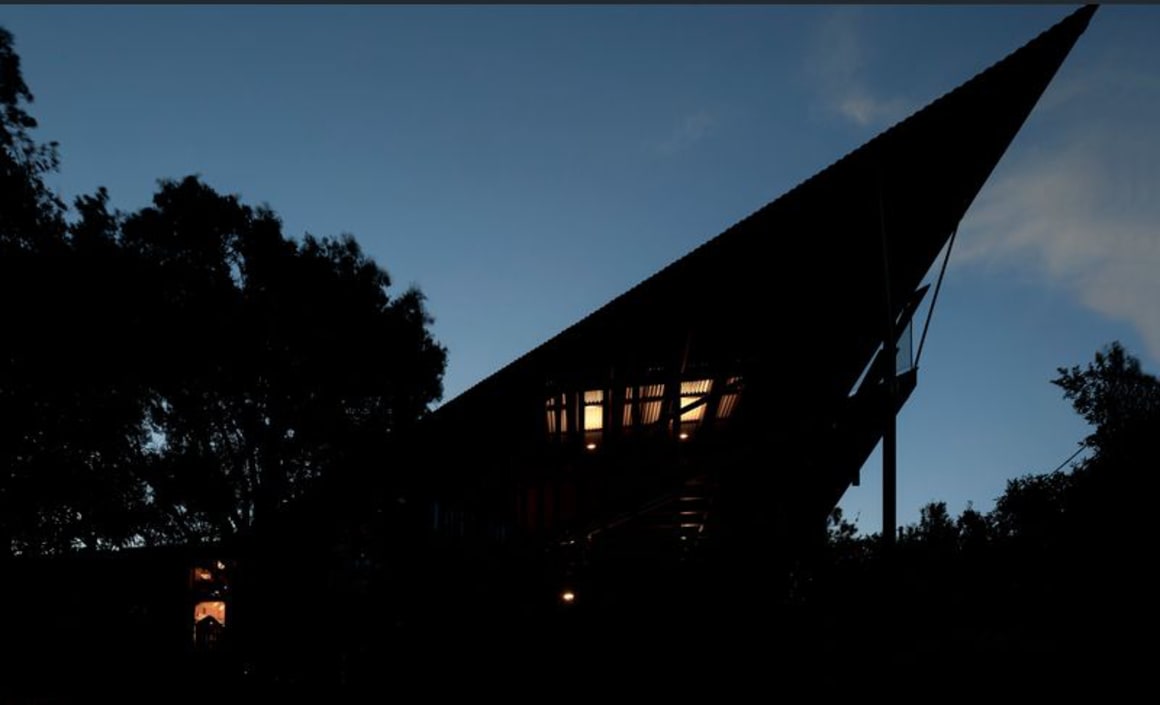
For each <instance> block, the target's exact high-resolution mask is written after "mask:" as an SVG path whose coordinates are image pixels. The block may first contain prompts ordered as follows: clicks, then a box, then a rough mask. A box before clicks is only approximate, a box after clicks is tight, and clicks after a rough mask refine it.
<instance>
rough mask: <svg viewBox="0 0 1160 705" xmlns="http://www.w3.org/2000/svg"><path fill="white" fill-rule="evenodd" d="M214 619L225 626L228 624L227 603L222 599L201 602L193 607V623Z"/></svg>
mask: <svg viewBox="0 0 1160 705" xmlns="http://www.w3.org/2000/svg"><path fill="white" fill-rule="evenodd" d="M211 618H212V619H214V620H216V621H217V623H218V624H220V625H222V626H223V627H224V626H225V625H226V603H224V602H222V601H221V600H208V601H206V602H199V603H197V604H196V605H194V607H193V623H194V624H197V623H198V622H200V621H202V620H204V619H211Z"/></svg>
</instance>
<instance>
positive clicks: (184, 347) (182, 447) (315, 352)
mask: <svg viewBox="0 0 1160 705" xmlns="http://www.w3.org/2000/svg"><path fill="white" fill-rule="evenodd" d="M31 101H32V94H31V92H30V91H29V89H28V87H27V86H26V85H25V84H24V81H23V79H22V77H21V72H20V62H19V57H18V56H17V55H16V53H15V51H14V49H13V47H12V36H11V34H9V33H8V32H6V31H4V30H2V29H0V147H2V153H0V162H2V163H0V169H2V173H0V179H2V180H3V183H2V184H0V186H2V187H3V191H2V193H3V196H2V198H3V208H0V294H2V295H3V297H4V300H5V303H6V305H5V307H4V314H3V316H4V318H3V326H4V331H5V335H4V336H3V339H2V340H0V366H2V369H0V414H3V416H4V418H6V419H8V420H10V421H9V422H8V423H6V424H5V426H4V427H3V430H2V431H0V434H2V436H0V455H2V457H0V462H2V463H3V465H4V467H5V468H6V473H5V475H3V476H0V551H2V552H4V553H8V552H15V553H24V554H35V553H45V552H48V553H51V552H61V551H68V550H72V549H78V548H84V549H92V548H116V547H121V546H128V545H137V544H142V543H146V544H148V543H163V542H171V541H190V540H194V541H196V540H206V539H218V538H224V537H229V536H234V535H238V534H246V533H252V532H254V531H255V530H257V529H258V528H259V527H260V526H261V525H262V524H263V523H264V522H267V521H268V520H269V517H270V516H271V515H273V514H276V513H278V512H280V511H282V510H283V509H285V508H286V507H288V506H290V505H291V504H292V503H293V502H295V501H296V500H297V499H300V498H302V497H303V496H304V495H305V494H307V493H309V492H310V491H311V490H312V489H315V488H316V487H317V486H318V482H319V481H320V480H321V479H323V478H325V477H330V478H332V479H333V478H335V477H338V476H345V477H351V476H355V475H358V476H363V477H366V476H370V475H374V474H389V473H390V472H391V468H389V467H384V463H385V460H384V457H385V456H384V453H383V451H384V449H385V448H386V447H387V444H389V442H390V439H391V438H392V437H394V436H395V435H396V434H398V433H400V432H403V431H405V430H406V429H407V428H408V427H409V426H410V425H411V424H413V423H415V422H416V421H418V420H419V419H420V418H421V417H422V416H423V415H424V414H425V413H426V410H427V408H428V406H429V404H430V403H432V402H433V401H436V400H438V399H439V398H440V396H441V395H442V375H443V370H444V366H445V362H446V352H445V350H444V348H443V347H442V346H441V345H439V344H438V343H437V342H436V341H435V340H434V338H433V337H432V335H431V333H430V329H429V326H430V323H431V320H432V319H431V317H430V316H429V315H428V313H427V311H426V309H425V307H424V298H423V295H422V293H421V292H420V291H419V290H418V289H415V288H411V289H408V290H405V291H403V292H402V293H400V294H398V295H391V294H390V293H389V288H390V285H391V279H390V277H389V275H388V274H387V272H386V271H385V270H384V269H383V268H382V267H380V266H379V265H378V264H376V263H375V262H374V260H372V259H371V258H370V257H369V256H368V255H367V254H366V253H364V252H363V250H362V249H361V247H360V246H359V244H358V243H357V241H355V239H354V238H353V237H351V236H349V235H344V236H341V237H314V236H312V235H306V236H304V237H302V238H291V237H287V236H286V235H285V234H284V233H283V230H282V223H281V221H280V220H279V219H278V217H277V215H276V214H275V213H274V212H273V211H272V210H271V209H269V208H268V207H264V206H262V207H253V206H249V205H246V204H244V203H242V202H241V200H240V199H239V198H238V197H237V196H233V195H223V194H219V193H217V192H216V191H214V190H213V189H212V188H211V187H210V186H209V185H207V184H206V183H205V182H204V181H202V180H201V179H200V178H198V177H195V176H188V177H185V178H183V179H179V180H162V181H160V182H159V186H158V189H157V192H156V193H155V195H154V196H153V200H152V204H151V205H150V206H147V207H145V208H142V209H140V210H139V211H137V212H133V213H122V212H119V211H117V210H115V209H113V208H112V207H111V206H110V203H109V200H110V199H109V194H108V193H107V192H106V191H105V190H104V189H103V188H102V189H99V190H98V191H97V192H96V193H95V194H91V195H83V196H81V197H79V198H77V199H76V201H75V203H74V204H73V207H72V209H69V208H67V207H66V206H64V204H63V203H62V202H61V201H60V200H59V199H58V198H57V197H56V196H55V195H54V194H53V193H52V191H51V189H49V188H48V187H47V186H46V185H45V183H44V177H45V175H47V174H48V173H50V172H52V171H53V170H54V169H57V168H58V160H57V157H56V146H55V144H48V145H40V144H38V143H37V142H36V141H35V140H34V139H33V137H32V130H33V129H34V128H35V127H36V121H35V120H34V119H33V118H32V117H31V116H30V115H29V114H28V112H27V107H28V104H29V103H30V102H31Z"/></svg>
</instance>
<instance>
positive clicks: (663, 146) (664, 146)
mask: <svg viewBox="0 0 1160 705" xmlns="http://www.w3.org/2000/svg"><path fill="white" fill-rule="evenodd" d="M716 122H717V119H716V118H715V117H714V116H713V115H712V114H711V113H709V112H708V111H705V110H701V111H698V112H695V113H690V114H688V115H685V116H684V117H683V118H681V119H680V120H679V121H678V122H677V124H676V125H675V126H674V127H673V128H672V129H671V130H670V131H669V134H668V135H667V136H666V137H665V138H664V139H663V140H661V141H660V142H658V143H657V144H656V145H655V147H656V151H657V153H658V154H661V155H663V156H670V155H673V154H676V153H677V152H683V151H684V150H686V149H688V148H689V147H692V146H693V145H694V144H696V143H698V142H700V141H701V140H702V139H704V138H705V136H706V135H707V134H709V132H710V130H712V128H713V126H714V125H715V124H716Z"/></svg>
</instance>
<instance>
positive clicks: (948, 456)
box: [0, 5, 1160, 531]
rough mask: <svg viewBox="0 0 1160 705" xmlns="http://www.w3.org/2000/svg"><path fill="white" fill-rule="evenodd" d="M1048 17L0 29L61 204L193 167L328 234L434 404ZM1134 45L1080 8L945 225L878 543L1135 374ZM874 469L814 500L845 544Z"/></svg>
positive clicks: (443, 17) (741, 11) (1072, 427)
mask: <svg viewBox="0 0 1160 705" xmlns="http://www.w3.org/2000/svg"><path fill="white" fill-rule="evenodd" d="M1071 9H1073V8H1071V7H1065V6H1022V7H1018V6H986V7H913V6H902V7H870V6H845V7H789V6H740V7H738V6H733V7H703V6H701V7H697V6H676V7H655V6H643V7H617V6H588V7H576V6H573V7H564V6H559V7H556V6H538V7H518V6H517V7H470V6H468V7H463V6H460V7H451V6H419V7H399V6H345V7H328V6H280V7H275V6H254V7H244V6H221V5H216V6H215V5H205V6H188V7H179V6H154V7H136V6H119V7H92V6H71V7H64V6H4V7H3V8H2V9H0V25H3V26H5V27H7V28H8V29H9V30H10V31H11V32H12V33H13V34H14V35H15V38H16V48H17V51H18V52H19V53H20V55H21V57H22V59H23V68H24V75H25V79H26V81H27V82H28V84H29V86H30V87H31V88H32V91H33V93H34V94H35V95H36V102H35V103H34V104H33V106H32V113H33V114H34V115H35V116H36V117H37V118H38V119H39V120H40V124H41V129H40V130H39V131H38V137H39V139H41V140H43V141H48V140H58V141H59V142H60V143H61V155H62V159H63V164H62V171H61V173H60V174H59V175H58V176H57V177H56V178H54V179H53V181H52V183H53V185H54V186H55V187H56V188H57V189H58V190H59V191H60V193H61V194H62V195H63V196H64V197H65V198H66V200H69V201H71V200H72V199H73V198H74V197H75V196H77V195H78V194H81V193H88V192H91V191H93V190H95V189H96V188H97V187H98V186H101V185H104V186H107V187H108V189H109V191H110V194H111V196H112V200H113V203H114V205H116V206H117V207H118V208H120V209H122V210H126V211H129V210H134V209H137V208H139V207H141V206H143V205H146V204H147V203H148V201H149V198H150V196H151V194H152V192H153V190H154V188H155V184H156V180H157V179H158V178H162V177H173V178H177V177H181V176H184V175H186V174H191V173H196V174H200V175H201V176H202V177H203V179H204V180H205V181H206V182H207V183H209V184H210V185H211V186H213V187H214V188H216V189H218V190H219V191H223V192H230V193H238V194H240V195H241V196H242V198H243V200H245V201H246V202H248V203H251V204H258V203H267V204H269V205H270V206H271V207H273V208H274V210H276V211H277V212H278V213H279V214H280V215H281V216H282V218H283V221H284V223H285V226H286V232H287V233H288V234H291V235H300V234H302V233H304V232H311V233H314V234H316V235H328V234H338V233H344V232H348V233H352V234H353V235H355V236H356V238H357V239H358V240H359V242H360V243H362V245H363V246H364V248H365V249H366V250H367V251H368V252H369V253H370V254H371V255H373V256H374V257H375V259H376V260H377V261H378V262H379V263H380V264H382V265H383V266H385V267H386V268H387V269H388V271H390V272H391V274H392V276H393V278H394V281H395V283H396V286H397V287H400V288H401V287H404V286H406V285H408V284H411V283H414V284H417V285H419V286H420V287H421V288H422V289H423V291H424V292H425V293H426V294H427V297H428V305H429V308H430V310H431V312H432V313H433V314H434V316H435V318H436V323H435V326H434V331H435V333H436V335H437V337H438V338H439V339H440V340H441V341H442V342H443V343H444V344H445V345H447V347H448V348H449V352H450V364H449V368H448V371H447V376H446V380H445V387H446V396H445V398H448V399H449V398H451V397H453V396H455V395H456V394H457V393H459V392H461V391H463V390H464V389H465V388H467V387H468V386H470V385H471V384H473V383H474V382H476V381H478V380H479V379H481V378H482V377H484V376H486V375H488V374H490V373H491V372H493V371H495V370H496V369H498V368H499V367H501V366H502V365H503V364H505V363H507V362H508V361H510V360H511V359H513V358H515V357H516V356H518V355H519V354H521V353H523V352H524V351H526V350H527V349H529V348H531V347H533V346H535V345H537V344H539V343H540V342H543V341H544V340H546V339H547V338H549V337H551V336H552V335H554V334H555V333H556V332H558V331H559V330H561V329H563V328H564V327H566V326H567V325H570V324H571V323H573V322H575V321H576V320H578V319H579V318H581V317H582V316H583V315H585V314H587V313H589V312H590V311H592V310H593V309H595V308H597V307H599V306H600V305H602V304H604V303H606V302H607V301H608V300H609V299H611V298H612V297H614V296H615V295H617V294H618V293H620V292H621V291H623V290H625V289H627V288H628V287H630V286H631V285H633V284H635V283H636V282H638V281H640V280H641V279H644V278H645V277H647V276H649V275H651V274H653V273H654V272H656V271H657V270H659V269H660V268H661V267H663V266H664V265H666V264H668V263H669V262H671V261H672V260H674V259H676V258H677V257H679V256H681V255H683V254H684V253H686V252H687V251H689V250H690V249H692V248H693V247H695V246H697V245H698V244H700V243H702V242H704V241H705V240H707V239H709V238H711V237H713V236H714V235H716V234H718V233H719V232H721V231H722V230H723V229H725V228H726V227H728V226H729V225H731V224H732V223H734V222H736V221H737V220H739V219H741V218H742V217H744V216H745V215H747V214H749V213H750V212H752V211H754V210H756V209H757V208H759V207H760V206H762V205H764V204H765V203H767V202H769V201H771V200H773V199H774V198H776V197H777V196H780V195H781V194H782V193H783V192H785V191H786V190H787V189H789V188H790V187H792V186H794V185H795V184H797V183H799V182H800V181H802V180H804V179H805V178H808V177H809V176H812V175H813V174H814V173H816V172H817V171H819V170H821V169H822V168H823V167H825V166H827V165H828V164H830V163H832V162H833V161H835V160H836V159H838V158H839V157H841V156H842V155H844V154H845V153H847V152H849V151H850V150H852V149H854V148H856V147H858V146H859V145H860V144H862V143H863V142H865V141H866V140H868V139H869V138H871V137H873V136H874V135H875V134H877V133H878V132H880V131H881V130H883V129H884V128H886V127H888V126H889V125H891V124H893V123H894V122H896V121H898V120H899V119H901V118H903V117H905V116H906V115H908V114H909V113H910V112H913V111H914V110H916V109H918V108H920V107H922V106H923V105H925V104H926V103H928V102H930V101H931V100H933V99H934V98H936V97H938V96H939V95H941V94H943V93H945V92H946V91H948V90H950V89H951V88H953V87H955V86H956V85H958V84H960V83H962V82H963V81H965V80H967V79H968V78H970V77H971V76H973V75H974V74H976V73H978V72H979V71H981V70H982V69H984V68H986V67H987V66H989V65H990V64H992V63H994V62H995V61H997V60H999V59H1000V58H1002V57H1003V56H1005V55H1006V54H1008V53H1010V52H1011V51H1013V50H1014V49H1016V48H1017V47H1019V46H1021V45H1022V44H1023V43H1025V42H1026V41H1027V40H1029V39H1031V38H1032V37H1033V36H1034V35H1036V34H1038V33H1039V32H1040V31H1042V30H1044V29H1046V28H1047V27H1048V26H1050V25H1051V24H1053V23H1055V22H1056V21H1057V20H1059V19H1061V18H1062V17H1064V16H1065V15H1066V14H1067V13H1068V12H1070V11H1071ZM1157 36H1160V8H1158V7H1144V6H1108V7H1103V8H1102V9H1101V10H1100V11H1099V12H1098V13H1097V14H1096V16H1095V18H1094V20H1093V21H1092V24H1091V26H1090V27H1089V28H1088V30H1087V32H1086V33H1085V34H1084V36H1082V37H1081V38H1080V40H1079V43H1078V44H1077V46H1076V48H1075V49H1074V50H1073V52H1072V54H1071V56H1070V57H1069V59H1068V60H1067V62H1066V63H1065V64H1064V66H1063V68H1062V69H1061V71H1060V73H1059V74H1058V75H1057V76H1056V79H1055V81H1054V83H1053V84H1052V85H1051V86H1050V87H1049V88H1048V91H1047V93H1046V94H1045V95H1044V97H1043V99H1042V100H1041V101H1040V103H1039V106H1038V107H1037V108H1036V110H1035V111H1034V112H1033V113H1032V115H1031V117H1030V118H1029V120H1028V122H1027V123H1026V125H1025V126H1024V128H1023V131H1022V132H1021V133H1020V134H1019V135H1018V136H1017V137H1016V139H1015V142H1014V143H1013V144H1012V146H1011V149H1010V150H1009V151H1008V153H1007V155H1006V157H1004V159H1003V161H1002V162H1000V164H999V167H998V168H997V169H996V171H995V173H994V174H993V176H992V178H991V180H990V182H989V183H988V185H987V186H986V187H985V188H984V190H983V192H982V193H981V194H980V195H979V198H978V199H977V200H976V201H975V203H974V205H973V206H972V208H971V209H970V210H969V211H968V213H967V215H966V217H965V218H964V220H963V222H962V225H961V228H960V231H959V236H958V241H957V243H956V245H955V251H954V253H953V256H952V259H951V265H950V269H949V271H948V274H947V279H946V281H945V283H944V285H943V290H942V293H941V295H940V298H939V303H938V308H937V310H936V314H935V317H934V320H933V323H932V324H931V330H930V336H929V338H928V340H927V346H926V350H925V351H924V353H923V360H922V367H921V369H920V373H919V386H918V389H917V390H916V391H915V392H914V394H913V396H912V397H911V400H910V402H909V404H908V405H907V407H906V408H905V409H904V410H903V412H902V414H901V416H900V418H899V511H900V517H899V518H900V522H901V523H906V522H911V521H914V520H916V519H917V517H918V510H919V507H920V506H922V505H923V504H924V503H926V502H927V501H930V500H933V499H942V500H946V501H947V503H948V506H949V508H950V510H951V511H952V512H956V513H957V512H959V511H961V510H962V509H963V508H964V507H965V506H966V504H967V502H968V501H973V502H974V504H975V506H976V507H977V508H979V509H983V510H988V509H990V508H991V507H992V506H993V502H994V499H995V497H997V496H998V495H999V494H1000V493H1001V492H1002V490H1003V487H1004V485H1005V482H1006V480H1007V479H1008V478H1011V477H1015V476H1018V475H1022V474H1026V473H1029V472H1046V471H1049V470H1051V469H1053V468H1054V467H1055V466H1056V465H1058V464H1059V463H1060V462H1062V461H1063V460H1064V459H1065V458H1067V457H1068V456H1069V455H1070V454H1071V453H1072V452H1073V451H1074V450H1075V448H1076V443H1077V442H1078V441H1079V440H1080V439H1081V438H1082V437H1083V436H1084V435H1085V434H1086V432H1087V430H1086V428H1085V426H1084V424H1083V422H1082V421H1081V420H1080V419H1078V417H1076V416H1075V415H1074V413H1073V412H1072V411H1071V409H1070V407H1069V406H1068V405H1067V403H1066V402H1065V401H1063V399H1062V398H1061V396H1060V394H1059V391H1058V390H1057V389H1056V388H1055V387H1054V386H1052V385H1051V384H1049V383H1048V380H1049V379H1051V378H1052V377H1053V376H1054V375H1055V369H1056V367H1058V366H1061V365H1073V364H1084V363H1086V362H1087V361H1088V360H1090V359H1091V357H1092V355H1093V353H1094V352H1095V351H1096V350H1097V349H1098V348H1100V347H1101V346H1103V345H1104V344H1106V343H1108V342H1110V341H1112V340H1115V339H1119V340H1121V341H1123V342H1124V344H1125V345H1126V346H1127V347H1128V349H1129V351H1130V352H1133V353H1134V354H1136V355H1137V356H1138V357H1140V358H1141V360H1142V362H1143V363H1144V367H1145V368H1146V369H1149V370H1152V371H1155V370H1156V369H1157V368H1158V367H1160V277H1158V276H1157V272H1158V271H1160V227H1158V225H1157V224H1158V223H1160V217H1158V216H1160V137H1158V136H1157V135H1156V128H1155V126H1156V125H1160V71H1158V69H1160V43H1157V42H1156V41H1155V38H1156V37H1157ZM935 273H937V272H932V274H935ZM840 285H841V284H840V283H837V282H836V283H834V286H840ZM928 299H929V297H928ZM738 305H740V306H744V305H747V304H746V302H738ZM760 315H762V314H761V313H760V312H758V311H755V316H760ZM924 317H925V312H924V311H920V314H919V317H918V319H917V320H920V321H921V320H922V319H923V318H924ZM797 342H798V343H803V344H805V345H808V341H797ZM879 462H880V461H879V460H878V456H877V453H876V454H875V455H874V456H873V457H872V458H871V459H870V461H869V462H868V464H867V467H866V468H865V469H864V471H863V484H862V486H861V487H858V488H853V489H852V490H851V491H850V492H848V493H847V495H846V497H845V498H844V499H843V501H842V506H843V508H844V509H845V511H846V512H847V514H848V515H850V516H856V517H858V518H859V525H860V527H861V528H862V529H863V530H865V531H874V530H877V529H878V528H879V527H880V510H879V491H880V490H879V486H878V482H879V477H880V472H879V467H878V463H879Z"/></svg>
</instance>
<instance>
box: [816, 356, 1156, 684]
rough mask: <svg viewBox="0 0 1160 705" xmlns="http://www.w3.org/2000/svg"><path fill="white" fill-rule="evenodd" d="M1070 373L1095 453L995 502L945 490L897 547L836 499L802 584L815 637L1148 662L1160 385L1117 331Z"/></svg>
mask: <svg viewBox="0 0 1160 705" xmlns="http://www.w3.org/2000/svg"><path fill="white" fill-rule="evenodd" d="M1058 373H1059V374H1058V377H1056V378H1055V379H1054V380H1052V383H1053V384H1055V385H1057V386H1058V387H1060V389H1061V390H1062V391H1063V396H1064V397H1065V399H1066V400H1068V401H1070V402H1071V404H1072V406H1073V407H1074V408H1075V410H1076V412H1077V413H1079V414H1080V415H1081V416H1082V417H1083V418H1084V419H1085V420H1086V421H1087V422H1088V423H1090V424H1091V426H1092V427H1093V429H1094V430H1093V432H1092V433H1091V434H1090V435H1089V436H1088V437H1087V438H1086V439H1084V440H1083V442H1082V446H1083V448H1084V449H1086V450H1087V451H1088V452H1087V457H1086V459H1084V460H1082V461H1079V462H1076V463H1074V464H1073V465H1072V466H1071V467H1070V468H1069V469H1067V470H1064V469H1058V470H1055V471H1053V472H1049V473H1045V474H1032V475H1027V476H1024V477H1019V478H1016V479H1012V480H1009V481H1008V483H1007V487H1006V489H1005V491H1004V492H1003V494H1002V496H1000V497H999V498H998V499H997V501H996V503H995V508H994V509H993V510H992V511H990V512H987V513H982V512H979V511H977V510H975V509H973V508H971V507H968V508H967V509H966V510H965V511H964V512H962V513H961V514H960V515H959V516H958V517H953V516H951V515H950V513H949V512H948V511H947V506H946V504H945V503H944V502H932V503H930V504H928V505H927V506H926V507H924V508H923V509H922V511H921V518H920V519H919V521H918V523H917V524H914V525H911V526H907V527H905V528H902V529H900V530H899V534H898V541H897V545H896V546H895V547H894V548H893V550H886V549H885V548H884V546H883V545H882V542H881V537H880V536H879V535H877V534H875V535H871V536H859V535H858V534H857V532H856V529H855V527H854V526H853V525H852V524H851V523H850V522H849V521H847V520H845V519H844V518H843V517H842V515H841V512H840V510H836V511H835V512H834V514H833V515H832V517H831V521H830V527H829V536H828V541H827V542H826V545H825V548H824V549H823V550H822V552H821V553H820V555H819V556H818V558H817V562H816V563H815V564H813V565H812V566H810V568H809V569H808V570H806V571H804V572H803V576H806V577H803V578H802V579H801V580H800V581H799V585H798V594H797V595H796V597H797V599H798V600H799V601H800V603H801V605H802V608H803V609H804V610H805V611H806V612H807V613H808V614H809V615H810V619H811V620H816V621H814V622H812V624H813V625H814V628H815V629H819V630H821V631H819V632H815V633H826V631H825V629H823V628H821V627H819V624H824V625H827V627H826V628H828V629H830V630H832V631H829V632H828V633H831V634H834V633H842V634H858V635H859V636H860V638H861V639H865V640H868V643H867V644H866V645H867V647H868V648H867V649H866V650H865V651H864V652H863V653H860V654H859V655H858V657H857V658H855V659H854V660H853V661H854V662H855V663H856V662H866V663H876V664H881V663H883V662H885V663H889V664H894V665H900V664H911V665H923V666H934V667H940V666H941V667H945V668H959V667H961V666H963V665H964V664H967V663H969V664H978V665H987V666H988V667H990V668H992V669H994V668H999V669H1005V668H1014V669H1025V668H1042V669H1048V670H1054V671H1055V672H1056V673H1058V672H1059V669H1061V668H1066V667H1069V666H1074V667H1076V668H1077V669H1090V668H1091V667H1092V666H1093V665H1094V664H1095V663H1097V662H1098V663H1101V664H1112V665H1116V664H1118V665H1119V666H1122V667H1124V668H1129V664H1132V663H1136V664H1139V663H1140V659H1141V657H1142V656H1143V654H1144V653H1145V651H1141V650H1140V647H1139V644H1138V640H1139V639H1140V638H1142V637H1143V635H1144V634H1146V633H1149V632H1150V630H1151V626H1152V625H1154V624H1155V617H1154V611H1155V608H1154V606H1153V605H1154V601H1153V599H1152V592H1153V589H1152V584H1153V583H1152V578H1151V575H1152V567H1151V565H1150V563H1151V558H1152V557H1153V556H1154V554H1155V549H1154V541H1155V536H1156V528H1155V523H1154V519H1153V517H1152V516H1151V511H1150V509H1149V507H1150V506H1151V505H1152V504H1153V503H1154V502H1155V501H1156V497H1155V493H1154V490H1155V487H1156V476H1157V472H1158V471H1160V381H1158V380H1157V378H1156V377H1155V376H1153V375H1151V374H1148V373H1146V372H1144V371H1142V370H1141V368H1140V363H1139V361H1138V360H1137V359H1135V358H1133V357H1132V356H1131V355H1129V354H1128V353H1127V352H1126V351H1125V350H1124V348H1123V347H1122V346H1121V345H1120V344H1119V343H1113V344H1111V345H1109V346H1108V347H1107V348H1106V349H1105V350H1103V351H1101V352H1098V353H1096V355H1095V359H1094V360H1093V361H1092V362H1091V363H1089V364H1088V365H1087V366H1086V367H1083V368H1081V367H1071V368H1060V369H1059V370H1058ZM821 647H822V648H825V644H823V645H822V646H821ZM992 672H993V671H992ZM1085 672H1086V673H1090V670H1088V671H1084V670H1081V671H1079V672H1078V673H1085ZM1022 675H1028V674H1027V672H1023V673H1022Z"/></svg>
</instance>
